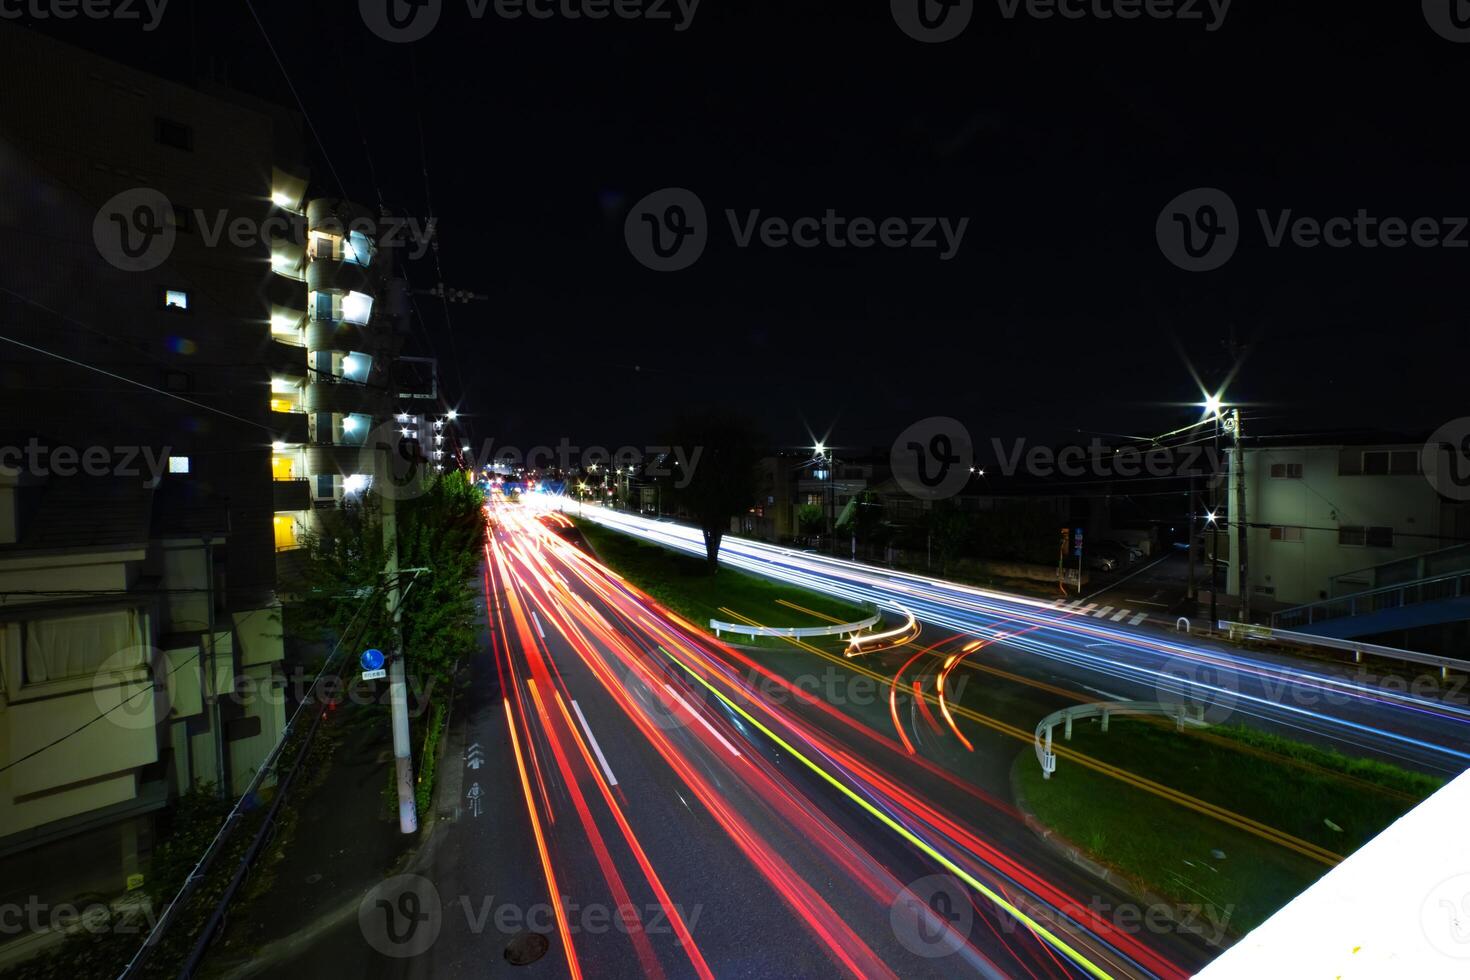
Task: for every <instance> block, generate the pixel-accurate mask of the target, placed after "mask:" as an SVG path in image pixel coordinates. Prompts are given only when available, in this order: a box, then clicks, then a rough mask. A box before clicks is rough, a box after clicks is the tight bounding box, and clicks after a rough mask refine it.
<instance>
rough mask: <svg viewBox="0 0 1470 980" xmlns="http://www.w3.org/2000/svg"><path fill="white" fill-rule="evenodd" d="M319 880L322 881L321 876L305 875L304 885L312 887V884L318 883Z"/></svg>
mask: <svg viewBox="0 0 1470 980" xmlns="http://www.w3.org/2000/svg"><path fill="white" fill-rule="evenodd" d="M321 880H322V876H321V875H307V876H306V883H307V884H308V885H314V884H316V883H317V882H319V881H321Z"/></svg>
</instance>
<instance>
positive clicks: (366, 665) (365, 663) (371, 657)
mask: <svg viewBox="0 0 1470 980" xmlns="http://www.w3.org/2000/svg"><path fill="white" fill-rule="evenodd" d="M357 662H358V663H360V664H362V669H363V670H378V669H380V668H381V667H382V666H383V651H382V650H364V651H363V652H362V656H360V657H358V658H357Z"/></svg>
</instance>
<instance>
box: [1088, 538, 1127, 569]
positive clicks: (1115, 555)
mask: <svg viewBox="0 0 1470 980" xmlns="http://www.w3.org/2000/svg"><path fill="white" fill-rule="evenodd" d="M1083 550H1084V551H1089V550H1090V551H1091V552H1092V553H1093V554H1094V555H1102V556H1104V557H1107V558H1111V559H1112V560H1113V563H1114V564H1115V565H1118V566H1119V567H1121V566H1124V565H1128V564H1130V563H1131V562H1132V561H1133V556H1132V554H1130V553H1129V551H1128V549H1127V548H1125V547H1123V546H1122V545H1121V544H1118V543H1117V542H1116V541H1094V542H1092V544H1090V545H1089V546H1088V547H1087V548H1085V549H1083Z"/></svg>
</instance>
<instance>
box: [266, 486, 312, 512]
mask: <svg viewBox="0 0 1470 980" xmlns="http://www.w3.org/2000/svg"><path fill="white" fill-rule="evenodd" d="M271 499H272V506H271V509H272V510H273V511H275V512H276V513H278V514H279V513H281V512H283V511H301V510H310V509H311V481H309V480H272V481H271Z"/></svg>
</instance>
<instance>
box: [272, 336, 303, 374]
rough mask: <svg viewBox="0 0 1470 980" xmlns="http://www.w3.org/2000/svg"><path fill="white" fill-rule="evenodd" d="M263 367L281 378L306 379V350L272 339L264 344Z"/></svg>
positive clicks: (296, 345)
mask: <svg viewBox="0 0 1470 980" xmlns="http://www.w3.org/2000/svg"><path fill="white" fill-rule="evenodd" d="M265 366H266V369H267V370H269V371H270V373H271V374H272V375H275V376H279V377H283V378H302V379H304V378H305V377H306V348H305V347H302V346H300V345H298V344H292V343H288V342H287V341H284V340H280V339H277V338H275V337H272V338H271V339H270V341H269V342H268V343H267V344H266V350H265Z"/></svg>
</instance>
